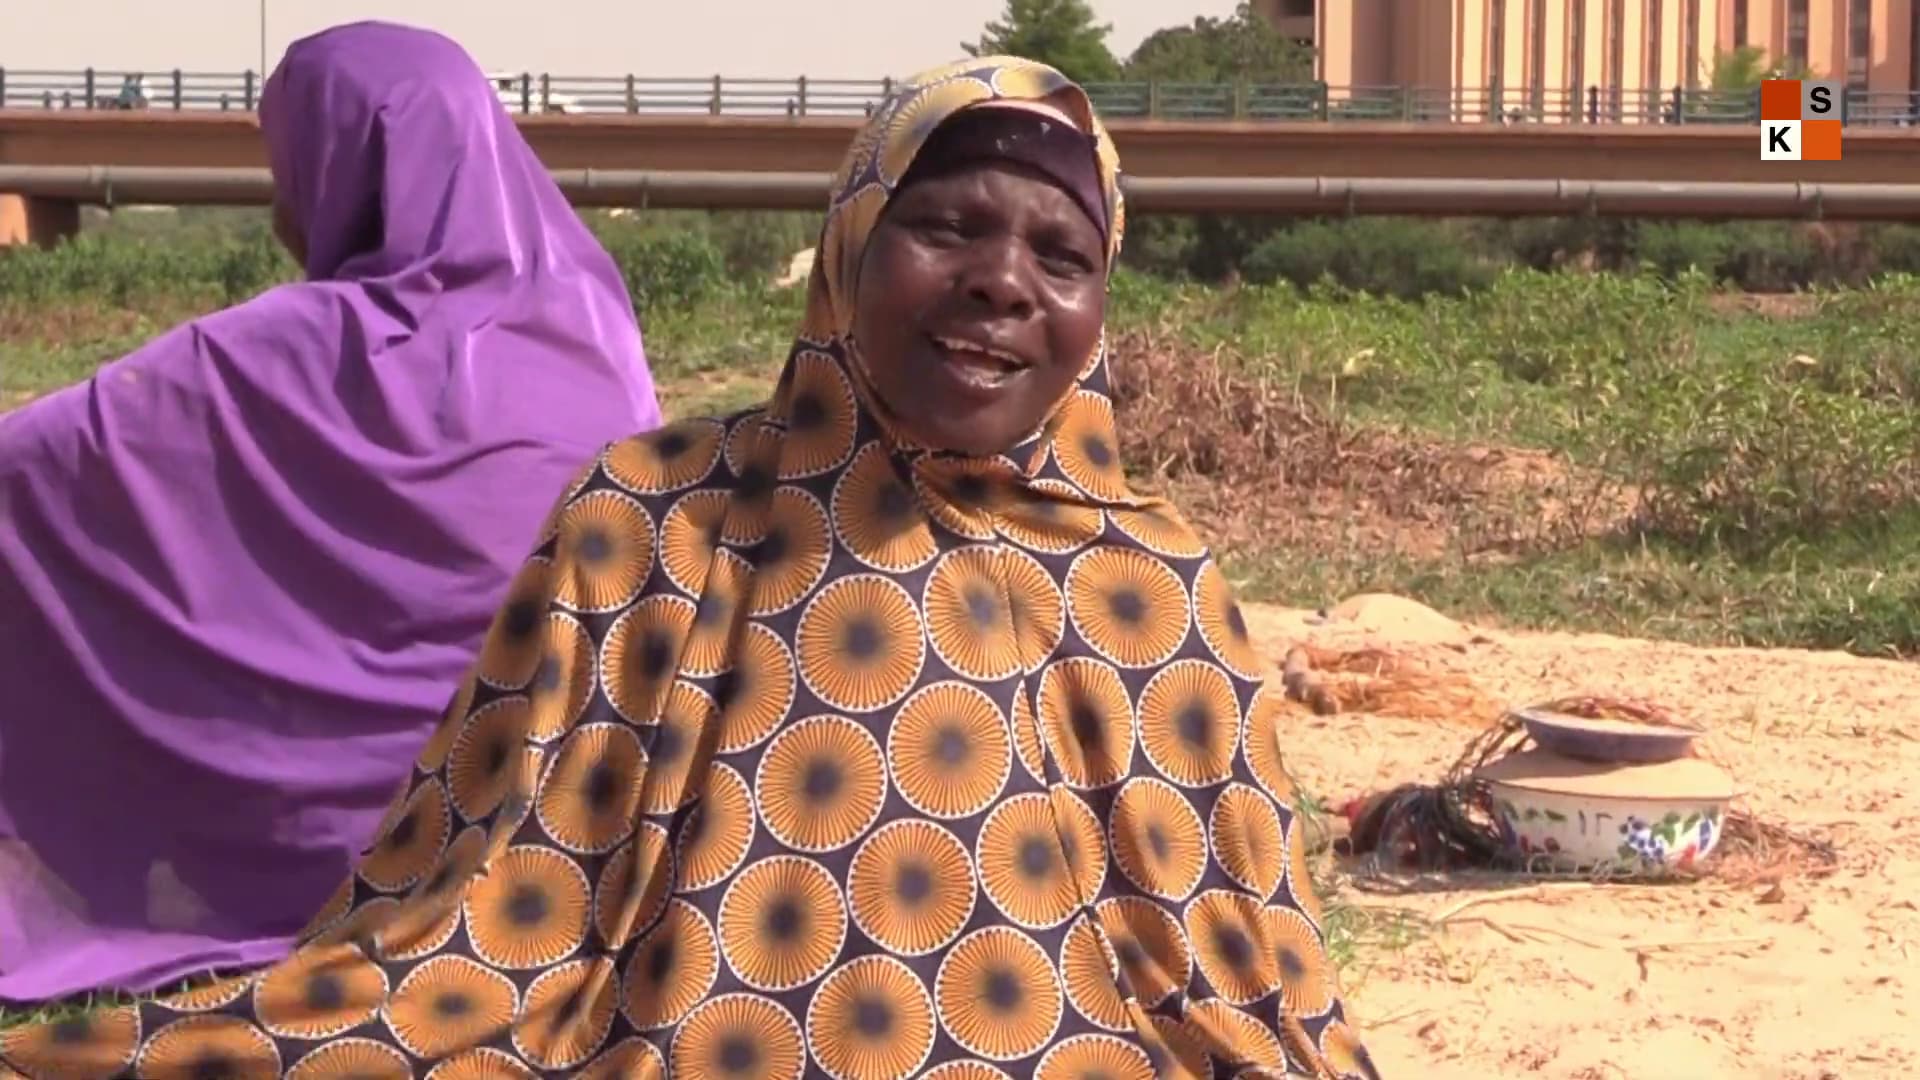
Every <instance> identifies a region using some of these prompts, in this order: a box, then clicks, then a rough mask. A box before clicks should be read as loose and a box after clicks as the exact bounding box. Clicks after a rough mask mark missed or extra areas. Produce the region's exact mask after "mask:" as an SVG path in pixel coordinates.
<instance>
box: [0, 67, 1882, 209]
mask: <svg viewBox="0 0 1920 1080" xmlns="http://www.w3.org/2000/svg"><path fill="white" fill-rule="evenodd" d="M0 78H3V79H4V82H0V100H4V101H5V103H6V105H7V106H8V107H7V108H5V109H0V193H8V194H0V242H5V241H6V239H7V237H8V235H9V232H11V233H12V235H13V236H14V238H15V239H16V240H17V239H31V240H34V241H36V242H42V243H45V242H51V241H52V240H54V239H56V238H57V237H58V236H61V235H65V234H67V233H70V232H71V231H72V230H73V229H74V228H75V227H77V223H78V207H79V206H80V205H81V204H84V203H104V204H109V205H111V204H115V203H137V202H163V203H176V204H188V203H227V204H240V205H244V204H255V205H258V204H264V203H266V202H267V201H269V200H270V199H271V195H272V183H271V179H270V178H269V177H268V176H267V175H266V173H265V165H266V154H265V147H264V145H263V143H262V140H261V137H260V131H259V126H258V119H257V116H256V115H255V113H254V112H253V109H252V107H253V106H254V105H255V104H257V90H258V83H257V81H256V80H254V79H253V78H252V77H251V76H250V75H243V76H240V77H237V78H233V77H217V78H216V77H194V78H190V77H189V76H188V75H187V74H185V73H178V74H173V75H169V76H168V77H167V78H166V79H164V80H163V81H161V82H160V84H159V86H158V87H156V86H154V85H153V84H149V83H146V82H144V80H139V81H134V80H129V79H127V78H125V77H121V78H119V79H118V81H115V79H114V78H112V77H110V76H108V75H106V74H104V73H97V72H94V73H83V75H81V76H80V77H79V81H78V82H77V83H76V82H75V81H74V80H73V78H72V77H70V76H62V78H64V79H65V80H66V81H64V82H61V81H59V80H57V79H52V78H50V77H41V78H40V79H39V81H38V82H34V81H32V80H25V79H23V76H22V74H21V73H20V72H18V71H6V70H4V69H0ZM196 78H197V79H198V80H199V81H195V79H196ZM223 78H224V79H226V81H224V82H223V81H219V80H220V79H223ZM665 82H667V81H664V80H654V81H642V80H634V79H619V80H602V81H600V82H599V83H591V82H588V81H586V80H571V81H568V80H559V79H554V78H551V77H546V76H542V77H539V78H538V79H535V78H534V77H531V76H512V77H503V78H501V79H500V80H499V81H498V82H497V86H498V88H499V91H500V93H501V96H502V99H503V101H505V102H506V103H507V104H508V105H509V106H518V107H515V108H513V111H514V112H515V114H516V116H515V120H516V122H517V123H518V124H519V126H520V128H521V130H522V131H523V132H524V133H525V135H526V137H527V139H528V141H529V143H530V144H531V145H532V146H533V148H534V149H535V151H536V152H537V153H538V154H539V156H540V157H541V159H542V161H544V162H545V163H546V165H547V166H548V167H549V168H550V169H552V170H554V172H555V175H556V178H557V179H559V180H560V181H561V186H562V188H563V190H566V191H567V193H568V195H569V197H570V198H572V199H573V200H574V201H575V202H576V203H577V204H580V205H594V206H633V205H641V206H655V207H665V206H704V207H760V208H770V209H787V208H794V209H813V208H817V207H819V206H820V205H821V203H822V200H823V198H824V195H825V189H826V182H827V175H828V174H829V173H830V172H831V171H832V170H833V169H834V168H835V167H836V166H837V165H838V163H839V159H840V157H841V155H842V154H843V153H844V151H845V150H846V147H847V145H848V142H849V141H850V140H851V139H852V137H853V135H854V133H855V131H856V130H857V129H858V127H859V126H860V124H861V123H862V122H863V121H864V119H865V117H866V115H867V113H868V110H869V109H870V108H871V107H872V105H873V104H874V103H875V102H876V101H878V100H879V98H880V96H881V95H882V94H883V93H884V92H885V90H886V89H887V84H885V83H884V82H871V83H854V82H849V81H843V82H840V83H833V82H817V81H809V80H806V79H800V80H794V81H776V80H758V81H752V82H750V83H748V84H747V85H746V86H744V87H743V86H742V85H741V84H740V81H738V80H736V81H734V82H732V83H729V82H727V81H725V80H721V79H714V80H709V81H707V82H705V83H704V84H701V85H700V86H699V87H698V88H697V89H698V90H699V93H695V89H696V88H695V87H693V86H692V83H691V81H682V84H679V85H675V86H667V87H665V88H664V89H663V88H662V85H661V84H663V83H665ZM56 84H57V86H58V89H57V90H56ZM603 84H604V85H603ZM595 87H599V89H597V90H596V89H595ZM1202 89H1204V90H1205V91H1206V94H1211V95H1212V97H1210V98H1209V97H1207V96H1206V94H1203V93H1201V90H1202ZM1364 89H1365V88H1332V87H1324V86H1316V87H1309V88H1299V87H1292V88H1289V87H1248V86H1240V87H1234V86H1231V85H1228V86H1212V87H1208V88H1191V87H1173V88H1169V87H1156V86H1153V85H1145V86H1142V87H1133V88H1131V89H1129V88H1127V87H1118V88H1111V87H1110V88H1107V89H1106V91H1105V94H1106V98H1107V99H1108V100H1109V101H1111V102H1114V104H1113V105H1111V106H1104V108H1105V115H1106V117H1107V118H1108V124H1109V127H1110V129H1111V130H1112V132H1113V137H1114V140H1115V142H1116V143H1117V144H1118V146H1119V150H1120V154H1121V159H1122V161H1123V163H1124V165H1125V168H1126V170H1127V173H1128V178H1127V183H1128V193H1129V199H1130V205H1131V206H1132V208H1133V209H1134V210H1135V211H1137V212H1141V213H1154V212H1188V213H1199V212H1281V213H1302V214H1304V213H1333V214H1343V213H1344V214H1352V213H1414V214H1473V213H1486V214H1503V213H1524V214H1577V213H1603V214H1635V215H1657V216H1693V217H1741V216H1751V217H1828V218H1848V217H1851V218H1867V219H1881V220H1887V219H1909V220H1911V219H1920V185H1915V184H1913V183H1912V180H1913V179H1914V175H1915V174H1914V172H1913V167H1912V164H1911V163H1912V161H1913V160H1914V157H1913V155H1914V153H1915V151H1916V150H1920V132H1917V131H1915V130H1914V129H1913V128H1910V127H1908V126H1906V121H1905V117H1907V116H1909V115H1911V114H1912V113H1913V109H1912V108H1911V106H1913V105H1915V104H1916V102H1914V101H1905V100H1900V101H1890V100H1881V99H1869V98H1866V97H1862V98H1861V100H1860V101H1858V102H1856V103H1854V104H1852V105H1850V106H1849V107H1850V108H1851V109H1853V110H1854V112H1853V114H1852V115H1854V116H1856V117H1858V118H1859V120H1860V122H1859V123H1857V124H1850V125H1849V127H1848V129H1847V134H1846V139H1845V144H1844V158H1843V160H1841V161H1837V162H1770V161H1762V160H1761V159H1760V129H1759V127H1758V126H1757V124H1753V123H1750V122H1748V119H1747V117H1746V115H1745V114H1744V113H1738V114H1736V113H1735V112H1734V111H1732V109H1731V107H1730V106H1727V104H1726V101H1727V99H1726V98H1725V95H1721V96H1720V97H1717V98H1711V99H1709V98H1699V97H1688V96H1687V94H1686V93H1685V92H1681V93H1678V94H1676V95H1674V96H1673V97H1672V98H1671V99H1670V100H1669V99H1665V98H1662V99H1659V101H1655V100H1654V99H1652V98H1651V97H1650V98H1649V99H1648V100H1647V101H1641V102H1627V103H1621V102H1618V101H1610V102H1608V103H1607V105H1608V111H1607V112H1606V118H1607V119H1606V122H1598V123H1596V122H1593V118H1594V117H1595V116H1598V115H1600V114H1599V112H1598V111H1597V110H1592V109H1588V110H1580V111H1573V110H1571V109H1570V110H1568V111H1566V112H1565V113H1564V114H1560V115H1559V116H1558V119H1557V120H1549V121H1547V122H1528V121H1524V120H1523V121H1521V122H1507V120H1508V117H1507V116H1506V114H1505V113H1499V112H1495V113H1492V114H1490V115H1492V116H1493V117H1495V121H1493V122H1488V121H1482V122H1463V121H1461V120H1459V119H1457V118H1456V117H1457V116H1458V115H1459V109H1460V108H1463V107H1464V106H1462V105H1461V104H1460V102H1461V100H1464V99H1463V98H1462V95H1459V94H1455V95H1453V96H1452V97H1451V98H1450V99H1449V100H1450V101H1451V102H1452V104H1450V105H1449V110H1450V111H1448V112H1447V113H1446V116H1445V117H1436V116H1435V115H1434V114H1432V113H1431V112H1429V111H1427V110H1426V107H1425V106H1424V105H1423V106H1422V107H1421V108H1420V109H1413V108H1411V107H1410V106H1409V105H1408V104H1407V103H1408V102H1414V103H1416V104H1418V102H1419V100H1420V99H1417V96H1416V95H1415V94H1414V92H1412V91H1409V90H1404V89H1401V90H1399V91H1397V92H1396V95H1389V97H1390V98H1391V100H1392V101H1393V102H1394V103H1395V105H1396V107H1398V108H1399V109H1400V110H1401V112H1402V113H1403V114H1405V113H1411V114H1412V115H1414V116H1415V117H1416V118H1414V119H1410V120H1409V119H1404V118H1402V119H1395V120H1387V119H1382V118H1380V116H1379V115H1378V113H1379V110H1373V112H1372V113H1370V114H1369V115H1367V116H1366V117H1365V118H1356V117H1354V116H1352V115H1350V113H1349V112H1343V111H1341V110H1340V109H1339V108H1335V105H1338V104H1342V103H1344V107H1346V108H1348V109H1352V108H1357V107H1358V106H1357V105H1356V103H1361V104H1364V103H1366V102H1369V101H1375V100H1376V98H1375V97H1374V96H1369V95H1368V94H1366V93H1362V91H1363V90H1364ZM156 90H157V91H158V92H156ZM1122 91H1125V92H1126V93H1125V94H1123V93H1122ZM1176 91H1177V92H1176ZM1308 91H1311V94H1310V95H1308V94H1307V92H1308ZM1126 94H1131V95H1132V96H1131V97H1127V96H1126ZM1223 95H1224V96H1223ZM1493 97H1494V98H1501V99H1503V100H1504V96H1503V95H1501V94H1500V93H1498V92H1497V90H1496V92H1494V93H1493ZM1539 97H1540V95H1533V99H1538V98H1539ZM1380 100H1386V99H1384V98H1383V99H1380ZM1743 100H1744V96H1743ZM1128 101H1137V102H1139V103H1140V105H1139V107H1138V108H1129V107H1127V104H1126V103H1127V102H1128ZM1209 102H1210V104H1209ZM1301 102H1305V104H1301ZM1715 102H1719V105H1715ZM1181 103H1184V104H1181ZM1588 104H1594V103H1588ZM1174 105H1178V106H1179V107H1178V108H1174ZM1203 106H1204V107H1203ZM1656 106H1659V107H1656ZM1436 108H1437V106H1436ZM1662 108H1665V109H1666V111H1665V112H1662V111H1661V109H1662ZM1289 110H1291V111H1289ZM1302 110H1306V111H1302ZM1363 111H1364V110H1363ZM1628 113H1631V114H1632V118H1631V119H1628V118H1627V117H1626V114H1628ZM1542 115H1544V114H1542ZM1662 117H1665V118H1666V119H1665V120H1663V119H1661V118H1662ZM9 218H11V221H9Z"/></svg>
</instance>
